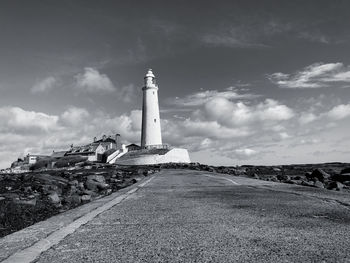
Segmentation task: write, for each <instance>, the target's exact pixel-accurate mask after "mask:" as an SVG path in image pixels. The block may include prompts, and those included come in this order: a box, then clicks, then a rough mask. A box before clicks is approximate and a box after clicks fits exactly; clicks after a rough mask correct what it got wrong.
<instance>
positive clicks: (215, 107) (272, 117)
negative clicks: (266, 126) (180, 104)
mask: <svg viewBox="0 0 350 263" xmlns="http://www.w3.org/2000/svg"><path fill="white" fill-rule="evenodd" d="M205 113H206V115H207V116H208V118H209V119H211V120H216V121H217V122H218V123H221V124H223V125H226V126H229V127H234V126H238V125H243V124H250V123H254V122H264V121H272V122H274V121H284V120H289V119H291V118H292V117H293V116H294V112H293V110H292V109H291V108H289V107H287V106H286V105H283V104H279V103H278V102H277V101H275V100H272V99H266V100H265V101H263V102H261V103H259V104H257V105H256V106H248V105H246V104H244V103H243V102H237V103H234V102H231V101H229V100H227V99H225V98H215V99H212V100H211V101H209V102H208V103H206V105H205Z"/></svg>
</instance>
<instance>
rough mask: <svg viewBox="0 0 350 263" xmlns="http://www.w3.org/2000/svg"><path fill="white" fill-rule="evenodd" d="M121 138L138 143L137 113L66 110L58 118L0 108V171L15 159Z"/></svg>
mask: <svg viewBox="0 0 350 263" xmlns="http://www.w3.org/2000/svg"><path fill="white" fill-rule="evenodd" d="M116 133H119V134H121V135H122V139H123V140H124V142H125V143H130V142H134V143H135V142H136V143H137V142H139V140H140V137H141V111H139V110H135V111H131V112H130V113H129V114H122V115H119V116H113V115H109V114H108V113H105V112H102V111H96V112H93V113H90V112H88V111H87V110H86V109H83V108H78V107H69V108H68V109H67V110H65V111H64V112H62V113H61V114H58V115H49V114H46V113H42V112H36V111H30V110H25V109H22V108H19V107H1V108H0V158H1V160H0V168H5V167H9V165H10V164H11V162H13V161H14V160H16V159H17V157H19V156H23V155H26V154H27V153H32V154H51V152H52V150H65V149H68V148H69V145H70V144H72V143H74V144H75V145H81V144H86V143H89V142H91V141H92V139H93V137H95V136H101V135H102V134H116Z"/></svg>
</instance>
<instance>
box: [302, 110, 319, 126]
mask: <svg viewBox="0 0 350 263" xmlns="http://www.w3.org/2000/svg"><path fill="white" fill-rule="evenodd" d="M317 119H318V116H316V115H315V114H314V113H312V112H305V113H302V114H301V116H300V117H299V122H300V124H308V123H310V122H313V121H315V120H317Z"/></svg>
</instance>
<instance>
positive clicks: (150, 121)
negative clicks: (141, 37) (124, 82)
mask: <svg viewBox="0 0 350 263" xmlns="http://www.w3.org/2000/svg"><path fill="white" fill-rule="evenodd" d="M144 82H145V83H144V87H143V88H142V91H143V101H142V131H141V147H142V148H143V149H145V148H146V149H152V148H159V146H161V145H162V133H161V128H160V117H159V104H158V85H157V83H156V77H155V76H154V74H153V72H152V69H149V70H148V72H147V74H146V76H145V78H144Z"/></svg>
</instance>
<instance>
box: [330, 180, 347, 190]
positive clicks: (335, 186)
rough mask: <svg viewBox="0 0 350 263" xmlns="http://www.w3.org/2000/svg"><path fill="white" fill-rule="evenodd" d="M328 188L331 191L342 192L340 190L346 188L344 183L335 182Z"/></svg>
mask: <svg viewBox="0 0 350 263" xmlns="http://www.w3.org/2000/svg"><path fill="white" fill-rule="evenodd" d="M327 188H328V189H330V190H336V191H340V190H342V189H343V188H344V185H343V184H342V183H340V182H334V181H333V182H331V183H330V184H329V185H328V187H327Z"/></svg>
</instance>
